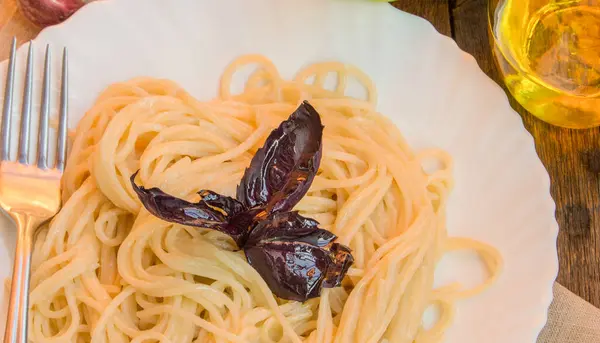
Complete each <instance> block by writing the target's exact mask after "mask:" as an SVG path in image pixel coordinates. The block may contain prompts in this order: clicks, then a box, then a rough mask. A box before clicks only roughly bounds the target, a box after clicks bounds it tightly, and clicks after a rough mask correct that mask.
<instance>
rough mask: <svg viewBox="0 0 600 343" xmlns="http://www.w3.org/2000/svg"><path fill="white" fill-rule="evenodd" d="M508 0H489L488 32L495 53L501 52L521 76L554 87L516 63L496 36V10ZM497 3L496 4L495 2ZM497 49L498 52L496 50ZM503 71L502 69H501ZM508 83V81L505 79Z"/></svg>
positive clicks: (540, 84)
mask: <svg viewBox="0 0 600 343" xmlns="http://www.w3.org/2000/svg"><path fill="white" fill-rule="evenodd" d="M506 1H507V0H487V12H488V13H487V17H488V20H487V22H488V32H489V34H490V36H491V37H492V39H493V42H492V46H491V47H490V48H491V50H492V53H493V54H496V53H500V54H502V57H503V60H504V61H505V62H506V63H508V64H509V65H510V67H511V68H513V69H514V70H515V71H516V72H517V73H518V74H519V75H520V76H521V77H523V78H525V79H527V80H528V81H530V82H533V83H535V84H537V85H539V86H541V87H545V88H554V87H552V86H551V85H547V84H545V83H543V82H541V80H539V79H538V78H537V77H535V75H534V74H533V73H532V72H530V71H527V70H526V69H524V68H522V67H521V66H520V65H518V63H515V62H516V61H515V60H514V59H513V58H512V57H511V54H508V53H507V52H506V51H504V47H503V45H502V44H501V41H500V39H499V38H498V37H497V36H496V31H495V30H494V24H496V14H497V13H496V12H497V10H498V8H499V6H500V5H502V4H504V3H506ZM493 3H495V6H494V4H493ZM496 50H497V52H496ZM495 59H496V63H497V64H498V65H499V63H500V62H499V60H498V57H495ZM500 72H502V71H500ZM504 82H505V83H506V81H504Z"/></svg>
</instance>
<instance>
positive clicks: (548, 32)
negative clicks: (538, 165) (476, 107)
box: [488, 0, 600, 129]
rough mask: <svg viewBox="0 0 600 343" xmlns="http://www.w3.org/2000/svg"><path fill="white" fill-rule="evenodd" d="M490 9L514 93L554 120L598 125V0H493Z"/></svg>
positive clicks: (497, 53) (534, 110) (529, 107)
mask: <svg viewBox="0 0 600 343" xmlns="http://www.w3.org/2000/svg"><path fill="white" fill-rule="evenodd" d="M488 14H489V24H490V25H489V29H490V37H491V40H492V42H493V48H494V54H495V56H496V59H497V62H498V66H499V68H500V71H501V73H502V77H503V78H504V82H505V83H506V86H507V87H508V89H509V91H510V92H511V93H512V95H513V96H514V97H515V99H517V101H519V103H521V105H523V107H525V108H526V109H527V110H528V111H529V112H531V113H532V114H534V115H535V116H537V117H539V118H540V119H542V120H544V121H546V122H548V123H551V124H554V125H558V126H563V127H568V128H578V129H581V128H589V127H595V126H600V0H489V8H488Z"/></svg>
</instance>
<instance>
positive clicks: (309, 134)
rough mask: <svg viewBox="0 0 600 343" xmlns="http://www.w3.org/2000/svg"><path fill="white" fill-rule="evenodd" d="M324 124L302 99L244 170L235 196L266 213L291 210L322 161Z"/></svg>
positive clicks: (308, 185) (306, 188)
mask: <svg viewBox="0 0 600 343" xmlns="http://www.w3.org/2000/svg"><path fill="white" fill-rule="evenodd" d="M322 139H323V125H321V118H320V116H319V114H318V113H317V111H316V110H315V109H314V108H313V107H312V106H311V105H310V104H309V103H308V102H306V101H305V102H303V103H302V104H301V105H300V107H298V109H297V110H296V111H295V112H294V113H292V115H291V116H290V117H289V118H288V119H287V120H286V121H284V122H282V123H281V124H280V125H279V127H278V128H277V129H275V130H273V132H271V134H270V135H269V137H268V138H267V140H266V142H265V144H264V145H263V147H262V148H260V149H258V151H257V152H256V155H254V158H253V159H252V162H251V163H250V167H248V169H246V172H245V173H244V177H243V178H242V181H241V182H240V184H239V186H238V188H237V199H238V200H239V201H241V202H242V203H243V204H244V205H245V206H246V207H247V208H255V207H266V208H267V212H268V213H272V212H279V211H289V210H291V209H292V208H293V207H294V206H295V205H296V204H297V203H298V202H299V201H300V199H302V197H303V196H304V195H305V194H306V192H307V191H308V189H309V187H310V185H311V183H312V181H313V179H314V177H315V175H316V173H317V171H318V169H319V164H320V162H321V149H322V144H321V142H322Z"/></svg>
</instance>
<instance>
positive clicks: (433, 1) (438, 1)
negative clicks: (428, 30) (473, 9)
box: [392, 0, 452, 36]
mask: <svg viewBox="0 0 600 343" xmlns="http://www.w3.org/2000/svg"><path fill="white" fill-rule="evenodd" d="M392 5H393V6H394V7H396V8H398V9H400V10H402V11H405V12H408V13H412V14H415V15H418V16H419V17H423V18H425V19H427V20H429V22H431V23H432V24H433V26H435V28H436V29H437V30H438V31H439V32H440V33H442V34H445V35H446V36H451V35H452V27H451V25H450V7H449V0H400V1H394V2H392Z"/></svg>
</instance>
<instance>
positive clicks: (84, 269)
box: [29, 55, 502, 343]
mask: <svg viewBox="0 0 600 343" xmlns="http://www.w3.org/2000/svg"><path fill="white" fill-rule="evenodd" d="M248 64H253V65H255V66H256V69H255V72H254V73H253V74H251V76H250V77H249V78H248V80H247V82H246V85H245V89H244V91H243V92H241V93H239V94H233V93H232V91H231V83H232V80H233V77H234V75H235V73H236V72H237V71H238V70H239V69H240V68H242V67H244V66H246V65H248ZM329 74H333V75H335V78H336V82H335V85H334V86H333V87H328V86H326V82H325V80H326V79H327V77H328V75H329ZM351 80H354V81H358V82H359V83H360V84H361V85H362V86H363V87H364V88H365V90H366V97H365V99H356V98H351V97H348V96H347V94H346V90H347V85H348V83H349V82H350V81H351ZM219 93H220V94H219V97H218V98H216V99H214V100H212V101H208V102H200V101H198V100H196V99H194V98H193V97H192V96H190V95H189V94H188V93H187V92H185V91H184V90H183V89H181V88H179V87H178V86H177V85H176V84H174V83H173V82H170V81H167V80H157V79H152V78H136V79H133V80H130V81H127V82H124V83H117V84H114V85H111V86H109V87H108V88H107V89H106V90H105V91H104V92H103V93H102V94H101V95H100V96H99V97H98V100H97V102H96V104H95V105H94V106H93V107H92V108H91V109H90V110H89V111H88V112H87V113H86V115H85V116H84V117H83V119H82V120H81V121H80V123H79V125H78V127H77V130H76V134H75V139H74V142H73V147H72V151H71V154H70V158H69V161H68V164H67V168H66V171H65V174H64V186H63V201H64V205H63V208H62V209H61V211H60V212H59V214H58V215H57V216H56V217H55V218H54V219H53V220H52V222H51V223H50V224H49V225H48V227H46V228H44V229H42V231H41V232H40V234H39V236H38V238H37V240H36V243H35V249H34V256H33V275H32V279H31V280H32V281H31V282H32V292H31V295H30V299H31V300H30V303H31V310H30V326H29V328H30V335H29V337H30V340H31V341H32V342H36V343H44V342H94V343H100V342H117V343H118V342H136V343H141V342H165V343H167V342H173V343H175V342H198V343H204V342H207V343H208V342H214V343H222V342H236V343H243V342H247V343H251V342H266V343H269V342H294V343H298V342H312V343H317V342H319V343H325V342H327V343H348V342H360V343H368V342H394V343H412V342H417V343H431V342H439V341H440V340H441V339H442V337H443V332H444V330H445V329H446V328H447V326H448V325H450V323H451V321H452V313H453V307H454V303H455V302H456V301H457V300H458V299H461V298H463V297H467V296H472V295H474V294H477V293H479V292H481V291H483V290H484V289H485V288H486V287H488V286H489V285H490V284H491V283H492V282H493V281H494V279H495V278H496V277H497V275H498V272H499V270H500V268H501V263H502V259H501V256H500V255H499V254H498V252H497V251H496V250H495V249H493V248H492V247H490V246H488V245H485V244H483V243H480V242H476V241H473V240H469V239H462V238H461V239H459V238H448V237H447V234H446V228H445V206H446V201H447V197H448V193H449V191H450V189H451V187H452V173H451V169H452V160H451V158H450V157H449V156H448V155H447V154H446V153H445V152H443V151H441V150H428V151H423V152H420V153H414V152H413V151H412V150H411V148H410V146H409V145H408V143H407V142H406V141H405V140H404V139H403V137H402V135H401V134H400V132H399V131H398V130H397V128H396V127H395V126H394V125H393V124H392V123H391V122H390V121H389V120H388V119H387V118H385V117H384V116H382V115H381V114H379V113H378V112H377V111H376V110H375V106H376V102H377V92H376V90H375V86H374V85H373V83H372V82H371V80H370V79H369V78H368V77H367V76H366V75H365V74H364V73H362V72H361V71H360V70H358V69H357V68H355V67H351V66H348V65H345V64H342V63H319V64H314V65H312V66H309V67H308V68H306V69H304V70H302V71H300V72H299V73H298V74H297V76H296V78H295V79H294V80H292V81H285V80H283V79H282V78H281V77H280V76H279V73H278V71H277V69H276V68H275V66H274V65H273V64H272V63H271V62H270V61H269V60H268V59H266V58H265V57H263V56H259V55H250V56H243V57H241V58H239V59H237V60H236V61H235V62H233V63H232V64H231V65H230V66H228V67H227V68H226V69H225V71H224V73H223V76H222V80H221V86H220V92H219ZM305 99H308V100H309V101H310V102H311V104H312V105H313V106H315V108H316V109H317V110H318V111H319V113H320V114H321V117H322V120H323V124H324V125H325V130H324V135H323V157H322V160H321V168H320V170H319V173H318V174H317V176H316V178H315V180H314V182H313V184H312V187H311V189H310V190H309V192H308V194H307V196H305V197H304V198H303V199H302V201H301V202H300V203H299V204H298V205H297V207H296V210H298V211H300V213H301V214H302V215H305V216H308V217H311V218H314V219H316V220H317V221H319V222H320V223H321V226H322V227H323V228H325V229H327V230H329V231H331V232H333V233H335V234H336V235H337V236H339V239H338V242H340V243H342V244H345V245H348V246H350V247H351V249H352V250H353V255H354V258H355V264H354V265H353V267H352V268H351V269H350V271H349V272H348V276H347V277H346V279H345V280H344V283H343V287H338V288H332V289H324V290H323V293H322V295H321V297H320V298H316V299H311V300H308V301H306V302H304V303H300V302H295V301H286V300H282V299H278V298H276V297H274V296H273V295H272V293H271V291H270V290H269V288H268V287H267V285H266V284H265V282H264V281H263V280H262V279H261V277H260V276H259V275H258V273H257V272H256V271H255V270H254V269H253V268H252V267H251V266H250V265H248V263H247V262H246V260H245V258H244V256H243V253H241V252H239V251H236V249H235V244H234V243H233V241H232V240H231V239H230V238H229V237H227V236H225V235H223V234H221V233H219V232H216V231H211V230H207V229H198V228H191V227H186V226H182V225H177V224H172V223H167V222H164V221H161V220H160V219H157V218H156V217H154V216H151V215H150V214H149V213H148V212H147V211H146V210H145V209H143V207H142V206H141V205H140V203H139V201H138V199H137V197H136V195H135V193H134V191H133V189H132V187H131V184H130V182H129V177H130V176H131V175H132V174H133V173H134V172H135V171H137V170H138V169H139V171H140V172H139V180H141V183H142V184H143V185H144V186H146V187H160V188H161V189H163V190H165V191H166V192H168V193H169V194H172V195H174V196H177V197H182V198H185V199H188V200H194V199H196V198H197V195H196V192H198V191H199V190H200V189H203V188H208V189H211V190H214V191H216V192H219V193H221V194H226V195H233V194H235V187H236V185H237V182H238V181H239V180H240V178H241V176H242V174H243V173H244V170H245V168H246V167H247V166H248V164H249V162H250V160H251V158H252V156H253V154H254V152H255V151H256V149H257V148H258V147H260V146H261V144H262V142H263V141H264V139H265V138H266V136H267V135H268V134H269V132H270V131H271V130H272V129H273V128H274V127H275V126H276V125H277V124H278V123H280V122H281V121H282V120H284V119H285V118H286V117H287V116H288V115H289V114H290V113H291V112H293V111H294V109H295V108H296V107H297V105H298V104H299V103H300V102H301V101H302V100H305ZM426 159H434V160H436V161H439V162H440V165H441V167H440V168H438V169H437V170H433V171H430V170H427V171H425V169H424V168H423V166H422V162H423V161H425V160H426ZM456 249H469V250H474V251H476V252H478V253H479V254H480V255H481V256H482V259H483V261H484V264H485V266H486V267H487V268H488V269H489V272H490V273H489V274H490V278H489V280H487V281H486V282H485V283H484V284H482V285H480V286H478V287H476V288H475V289H473V290H462V289H461V288H460V286H458V285H450V286H446V287H443V288H440V289H434V288H433V278H434V270H435V266H436V263H437V262H438V260H439V259H440V258H441V256H442V255H443V254H444V252H446V251H449V250H456ZM433 304H435V305H438V307H439V308H440V309H441V318H439V320H438V321H437V323H436V324H435V325H434V326H433V327H432V328H429V329H425V328H424V326H423V324H422V317H423V313H424V312H425V310H426V308H427V307H429V306H430V305H433Z"/></svg>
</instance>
